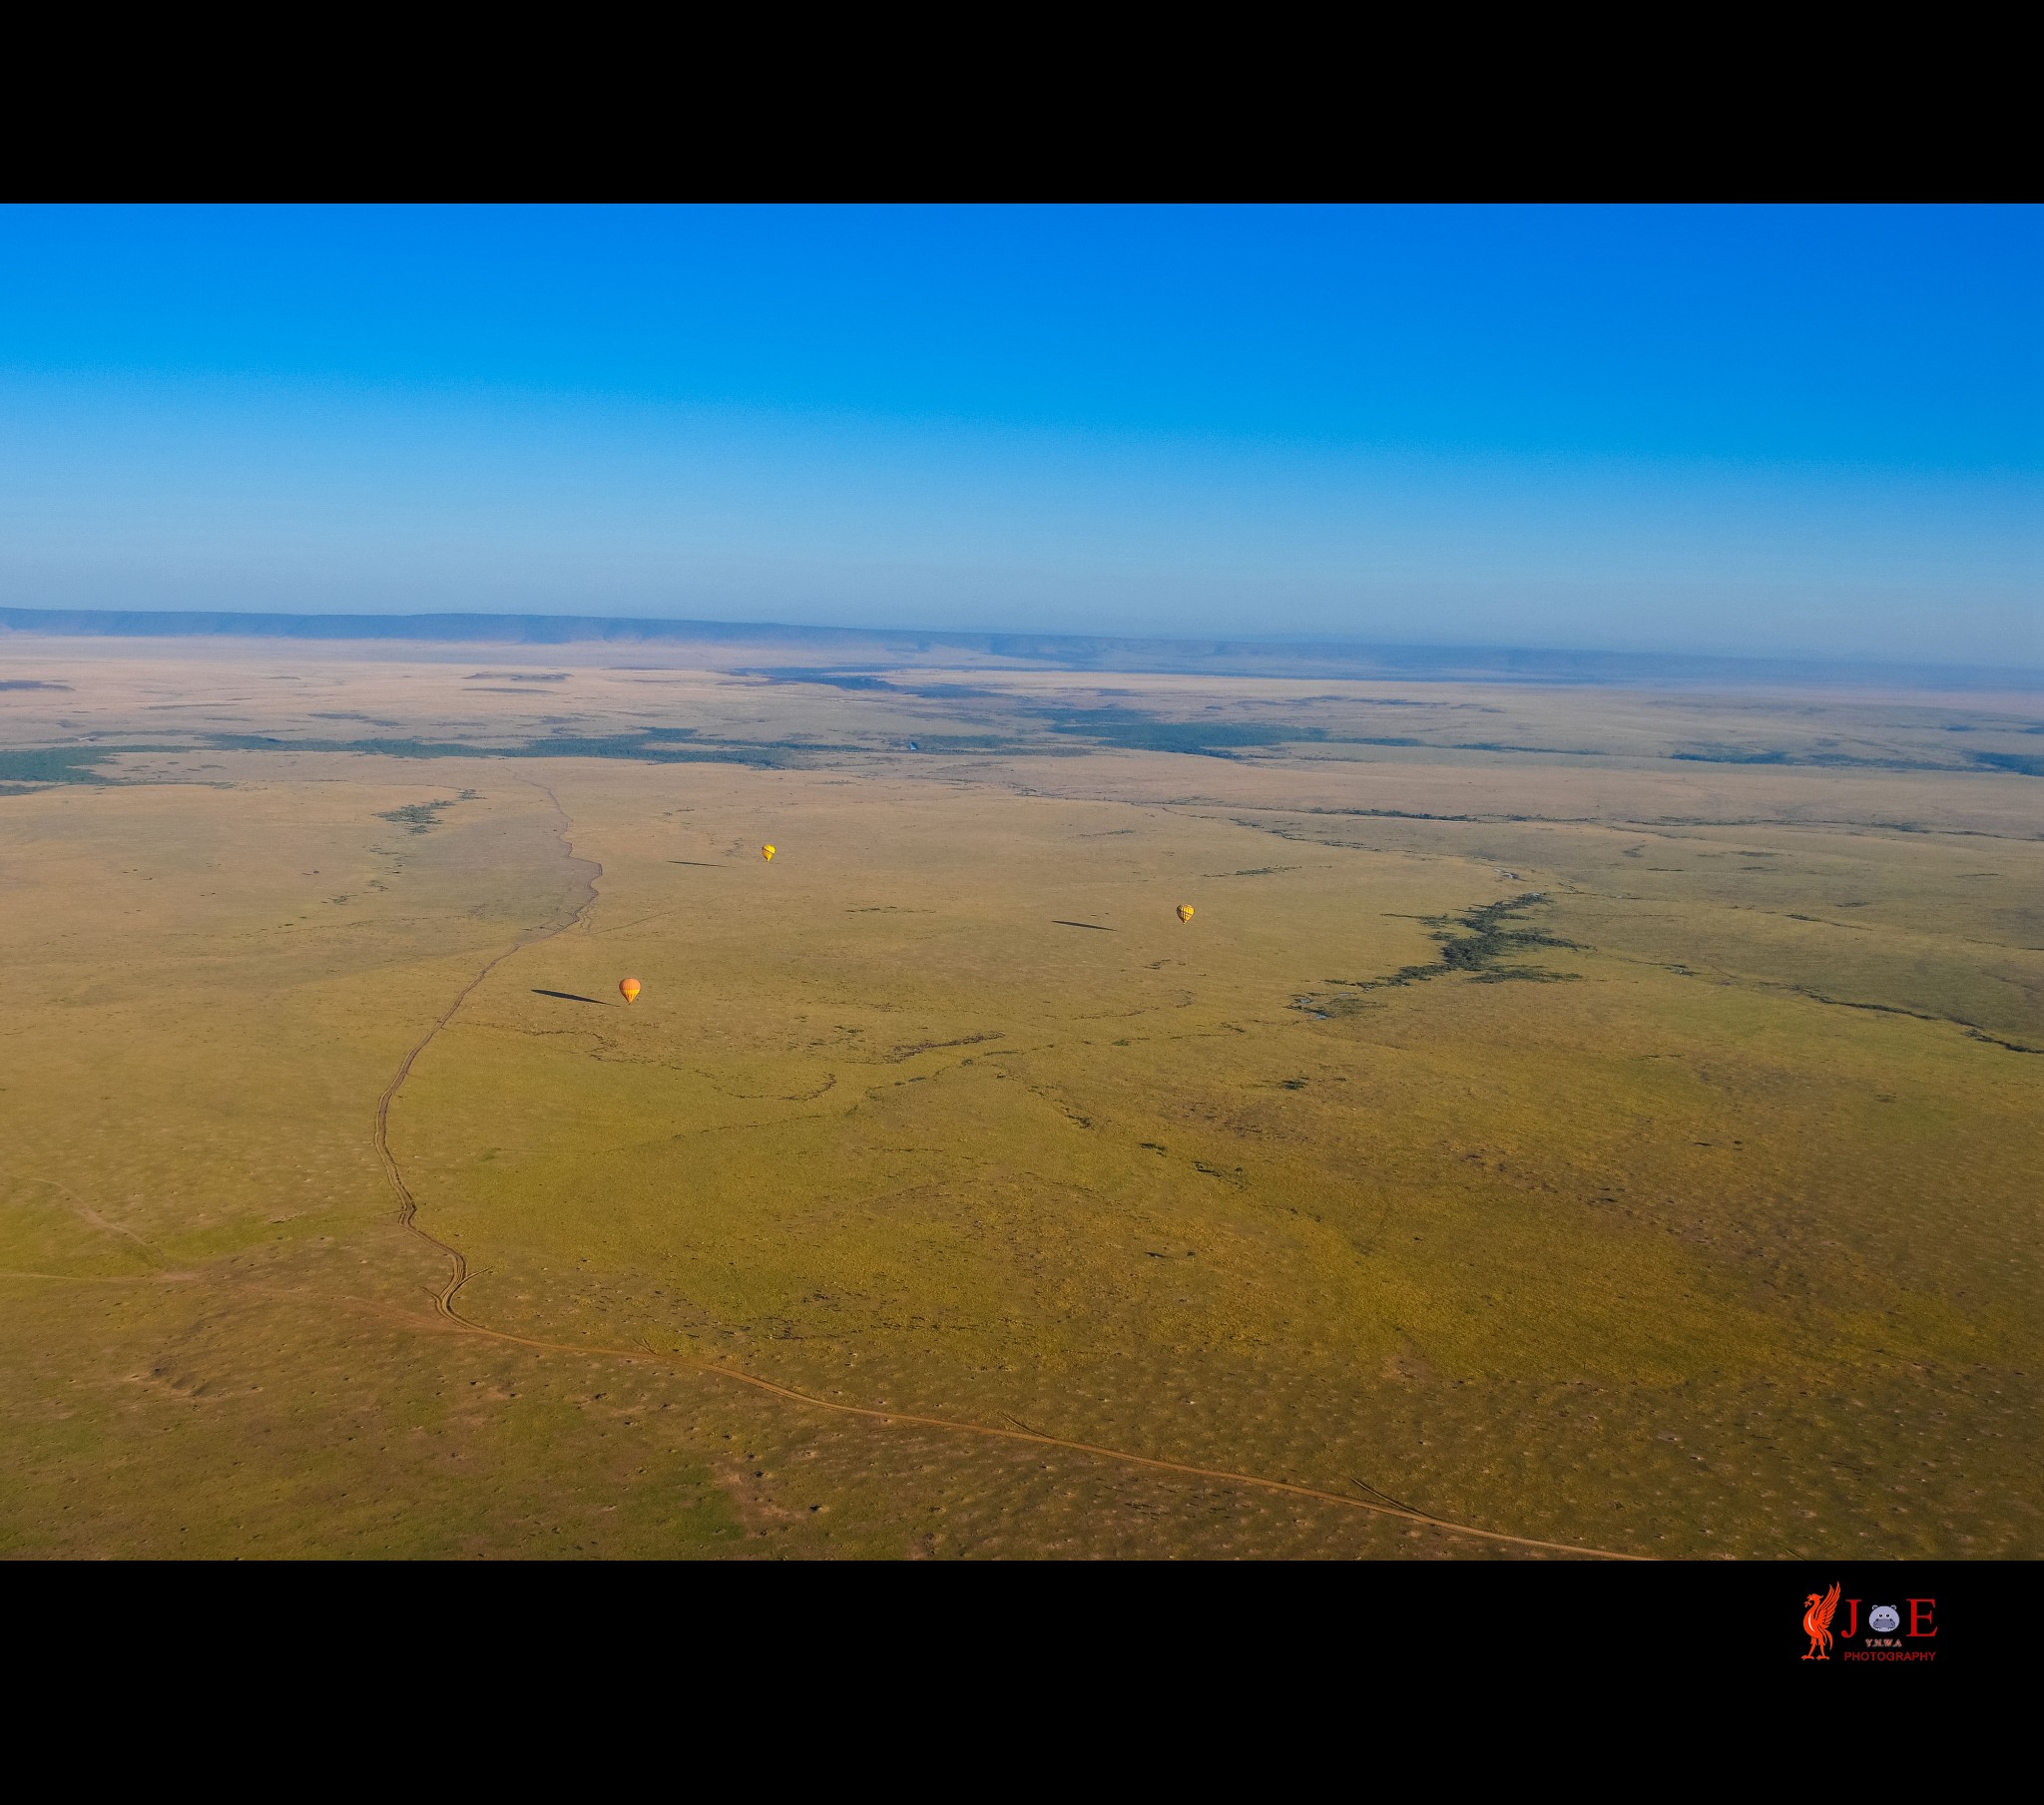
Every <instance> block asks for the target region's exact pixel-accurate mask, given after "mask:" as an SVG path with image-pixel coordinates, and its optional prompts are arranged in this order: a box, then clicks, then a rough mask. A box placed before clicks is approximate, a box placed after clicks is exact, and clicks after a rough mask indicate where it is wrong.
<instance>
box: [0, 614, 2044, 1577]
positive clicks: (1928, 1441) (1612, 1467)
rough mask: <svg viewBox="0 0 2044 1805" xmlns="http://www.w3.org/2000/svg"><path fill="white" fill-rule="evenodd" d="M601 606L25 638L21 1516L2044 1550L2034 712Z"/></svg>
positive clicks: (19, 1058)
mask: <svg viewBox="0 0 2044 1805" xmlns="http://www.w3.org/2000/svg"><path fill="white" fill-rule="evenodd" d="M559 650H560V651H561V652H562V654H563V658H564V660H565V662H562V663H558V664H553V665H538V664H534V663H532V662H531V660H532V658H533V657H535V656H536V655H535V654H533V652H532V650H531V649H529V648H520V649H514V650H507V651H503V652H491V653H489V654H486V655H483V656H480V657H479V656H478V655H477V653H476V652H475V650H474V649H473V648H468V649H451V650H449V651H446V652H445V653H432V652H430V650H429V651H425V652H422V651H421V650H420V649H418V648H406V649H404V651H403V653H402V656H398V655H396V654H395V653H393V654H392V655H391V656H388V657H383V656H375V655H372V654H365V652H364V649H362V648H360V647H353V648H349V649H348V650H347V652H346V654H345V656H334V655H331V654H328V653H325V652H321V651H318V650H316V649H314V650H308V649H306V648H289V649H284V650H281V651H279V650H278V649H276V648H274V647H256V648H236V647H232V646H225V647H224V646H222V645H221V644H219V643H208V642H196V643H195V642H182V643H176V644H166V645H163V646H159V647H155V648H137V647H134V646H132V645H131V646H127V647H121V648H116V649H112V650H109V649H108V648H107V647H105V646H102V645H97V644H95V643H91V642H83V643H81V642H76V641H68V642H57V641H48V642H38V641H34V640H30V639H27V638H15V639H11V640H5V641H0V685H5V686H4V687H0V986H4V1006H0V1120H4V1125H5V1130H4V1135H0V1350H4V1361H0V1413H4V1422H5V1425H6V1428H5V1433H4V1436H0V1550H5V1551H6V1552H9V1553H12V1554H15V1555H17V1556H110V1555H111V1556H123V1555H137V1556H145V1555H164V1554H191V1555H205V1556H226V1555H251V1556H263V1555H272V1556H281V1555H322V1556H346V1555H412V1556H482V1555H489V1556H503V1555H578V1554H579V1555H611V1556H677V1555H724V1554H732V1555H740V1556H746V1555H760V1554H786V1555H796V1556H805V1557H816V1556H840V1555H863V1556H914V1555H922V1554H932V1555H942V1556H1016V1557H1019V1556H1045V1555H1055V1556H1082V1557H1094V1556H1128V1557H1196V1556H1249V1557H1268V1556H1293V1557H1295V1556H1338V1557H1353V1556H1368V1557H1386V1558H1439V1557H1448V1556H1453V1557H1471V1558H1473V1557H1504V1558H1511V1557H1527V1558H1542V1557H1547V1556H1550V1555H1552V1554H1553V1553H1554V1552H1555V1550H1556V1548H1560V1549H1577V1550H1589V1551H1603V1552H1609V1553H1614V1554H1629V1555H1648V1556H1682V1557H1695V1556H1744V1557H1757V1558H1769V1557H1784V1556H1790V1555H1801V1554H1822V1555H1826V1556H1844V1555H1865V1556H1893V1557H1902V1556H1920V1555H1950V1556H1991V1555H2023V1556H2034V1555H2037V1554H2039V1553H2044V1535H2040V1524H2039V1515H2038V1502H2039V1501H2038V1486H2037V1479H2036V1475H2037V1473H2038V1471H2039V1468H2040V1453H2044V1430H2040V1427H2039V1425H2040V1423H2044V1415H2040V1412H2039V1408H2038V1406H2039V1402H2040V1400H2039V1397H2038V1384H2037V1376H2038V1373H2039V1371H2040V1359H2044V1349H2040V1347H2039V1340H2040V1333H2044V1330H2040V1326H2039V1312H2038V1310H2037V1308H2036V1297H2037V1251H2038V1241H2039V1237H2038V1230H2039V1220H2038V1213H2039V1198H2040V1186H2039V1183H2038V1169H2037V1154H2036V1147H2037V1140H2038V1136H2037V1127H2038V1123H2039V1120H2040V1100H2044V901H2040V898H2044V808H2040V801H2044V782H2040V781H2039V776H2038V774H2037V773H2038V770H2039V767H2040V763H2044V761H2040V759H2039V758H2038V757H2037V756H2036V754H2038V753H2039V752H2040V751H2044V738H2040V737H2039V736H2038V734H2037V729H2038V727H2039V723H2040V721H2044V701H2040V700H2039V698H2036V697H2026V696H2023V695H2020V694H2015V695H2008V696H1979V695H1973V696H1955V695H1890V696H1872V695H1846V694H1828V695H1827V694H1813V695H1811V694H1796V695H1787V694H1784V695H1766V694H1745V695H1737V696H1727V695H1712V694H1702V693H1688V692H1681V691H1673V690H1670V691H1650V690H1644V689H1623V690H1622V689H1534V688H1519V687H1511V686H1503V685H1493V686H1479V685H1448V684H1402V685H1401V684H1385V683H1365V682H1328V681H1313V682H1287V681H1278V680H1273V679H1259V680H1230V679H1224V678H1218V677H1217V678H1193V677H1120V676H1117V677H1097V676H1087V677H1078V676H1069V675H1049V674H1043V673H1031V672H1020V671H1013V670H1009V671H982V672H977V673H961V672H957V671H950V672H931V671H926V670H925V671H902V672H897V673H868V674H864V675H863V676H858V675H854V676H852V677H844V676H843V675H841V674H837V675H831V674H810V675H811V676H812V677H816V676H825V675H827V676H829V680H825V681H813V680H801V681H796V680H788V679H786V678H785V677H764V676H741V675H735V674H733V673H731V672H729V671H723V672H720V671H710V670H685V669H668V670H662V669H654V668H651V667H652V666H653V665H654V663H655V661H654V659H652V658H650V657H648V656H646V655H645V652H644V649H632V650H631V651H629V652H627V651H620V652H619V653H618V654H617V655H616V657H615V658H613V659H612V660H611V662H608V663H602V664H599V663H595V662H591V654H592V649H590V648H562V649H559ZM578 661H579V662H578ZM764 662H765V661H763V663H764ZM634 665H637V666H640V667H644V668H640V669H633V668H631V667H632V666H634ZM847 684H848V685H849V686H846V685H847ZM23 685H36V686H23ZM910 741H914V742H915V745H916V748H917V749H915V750H913V751H911V750H909V749H908V746H909V742H910ZM766 841H771V842H773V843H774V845H775V846H776V848H777V849H778V851H777V856H776V857H775V858H774V860H773V861H772V863H771V864H770V865H769V864H767V862H765V861H764V860H763V859H762V858H761V857H760V852H759V848H760V846H761V844H762V843H763V842H766ZM1180 902H1190V903H1192V904H1193V905H1195V907H1196V910H1197V913H1196V914H1195V916H1194V918H1193V920H1192V921H1191V923H1190V924H1187V925H1183V926H1182V925H1181V924H1180V923H1179V921H1178V920H1177V919H1176V918H1175V916H1174V914H1173V908H1174V905H1176V904H1178V903H1180ZM627 975H630V976H635V977H637V978H639V979H640V980H642V982H643V984H644V986H645V990H644V993H643V995H642V996H641V997H640V999H639V1001H638V1002H637V1003H635V1004H632V1005H630V1006H627V1005H626V1004H625V1003H624V1002H623V1000H622V999H621V998H620V997H619V995H618V991H617V986H618V983H619V980H620V979H621V978H623V977H625V976H627ZM478 980H479V981H478ZM436 1025H437V1026H436ZM414 1049H417V1050H418V1051H417V1056H416V1058H415V1059H414V1060H413V1061H412V1063H411V1065H410V1067H409V1069H408V1071H406V1074H405V1076H404V1079H403V1082H402V1083H401V1084H400V1085H398V1086H397V1087H396V1089H395V1090H394V1092H392V1091H391V1090H390V1087H391V1085H392V1081H393V1078H394V1077H395V1076H396V1075H397V1074H398V1073H399V1072H400V1069H401V1068H402V1067H403V1063H404V1061H405V1060H406V1058H407V1055H408V1054H410V1053H412V1052H413V1050H414ZM386 1095H387V1096H388V1109H387V1145H388V1150H389V1153H390V1155H391V1158H392V1159H393V1160H394V1162H395V1166H396V1170H397V1174H398V1176H399V1178H400V1179H401V1182H402V1184H403V1186H404V1187H405V1189H406V1191H407V1192H408V1193H409V1195H410V1197H411V1198H412V1199H413V1200H414V1202H415V1206H416V1227H417V1229H418V1230H421V1231H423V1233H422V1234H421V1233H415V1232H413V1231H412V1229H410V1228H408V1227H406V1226H405V1225H404V1224H403V1223H402V1222H401V1221H400V1219H399V1213H400V1212H399V1202H398V1197H397V1195H396V1193H395V1192H394V1191H393V1190H392V1188H391V1185H390V1182H389V1180H388V1178H387V1176H386V1172H385V1169H384V1166H383V1163H382V1160H381V1157H380V1155H379V1150H378V1138H377V1136H378V1106H379V1100H382V1099H384V1098H385V1097H386ZM435 1243H440V1244H444V1246H445V1247H448V1248H452V1249H455V1250H457V1251H458V1253H459V1255H460V1256H461V1258H462V1260H463V1261H464V1262H465V1278H464V1282H462V1283H461V1284H460V1286H459V1288H458V1290H456V1291H454V1292H453V1294H452V1296H451V1299H448V1298H447V1290H448V1286H449V1284H450V1282H451V1281H452V1279H453V1277H454V1276H455V1269H454V1267H453V1265H452V1264H451V1263H450V1259H449V1256H448V1255H447V1254H446V1253H445V1252H443V1251H442V1250H441V1245H436V1244H435ZM443 1299H446V1300H447V1310H446V1311H444V1312H443V1311H442V1310H441V1309H439V1308H437V1307H436V1300H443ZM748 1379H751V1380H755V1381H766V1382H767V1384H768V1386H769V1387H770V1386H777V1387H781V1388H784V1391H781V1392H776V1391H774V1390H771V1389H763V1388H762V1387H761V1386H759V1385H755V1384H748V1383H747V1382H746V1381H747V1380H748ZM786 1393H798V1394H801V1396H789V1395H786ZM805 1400H806V1401H805ZM833 1406H835V1407H838V1408H833ZM842 1407H850V1408H848V1409H847V1408H842ZM860 1412H863V1413H865V1414H859V1413H860ZM1032 1437H1033V1438H1040V1439H1031V1438H1032ZM1073 1444H1083V1445H1084V1446H1083V1447H1079V1446H1073ZM1188 1469H1198V1470H1201V1471H1197V1472H1196V1471H1188ZM1224 1475H1234V1476H1238V1477H1234V1478H1229V1477H1222V1476H1224ZM1260 1482H1278V1483H1277V1484H1269V1483H1260ZM1287 1487H1289V1488H1295V1489H1291V1490H1287V1489H1284V1488H1287ZM1549 1545H1553V1546H1549Z"/></svg>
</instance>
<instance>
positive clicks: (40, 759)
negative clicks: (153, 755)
mask: <svg viewBox="0 0 2044 1805" xmlns="http://www.w3.org/2000/svg"><path fill="white" fill-rule="evenodd" d="M191 749H192V748H191V747H190V746H177V745H53V746H14V747H8V748H5V749H0V783H111V782H113V781H114V779H113V778H111V777H102V776H101V775H100V774H99V772H98V771H96V770H95V769H93V766H94V765H96V764H98V763H99V761H100V760H101V759H102V758H111V757H112V756H113V755H114V754H115V753H116V752H185V751H190V750H191Z"/></svg>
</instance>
